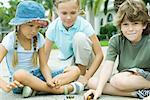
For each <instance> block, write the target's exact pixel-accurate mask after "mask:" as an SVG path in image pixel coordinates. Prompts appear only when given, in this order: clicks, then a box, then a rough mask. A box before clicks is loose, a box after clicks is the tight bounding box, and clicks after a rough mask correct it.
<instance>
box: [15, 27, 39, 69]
mask: <svg viewBox="0 0 150 100" xmlns="http://www.w3.org/2000/svg"><path fill="white" fill-rule="evenodd" d="M15 36H16V41H15V44H14V54H13V57H12V66H13V67H15V66H16V65H17V64H18V54H17V48H18V41H19V40H18V33H17V29H16V35H15ZM33 47H34V52H33V55H32V64H33V66H34V67H36V66H37V65H38V53H37V52H38V51H37V50H36V49H37V36H34V37H33Z"/></svg>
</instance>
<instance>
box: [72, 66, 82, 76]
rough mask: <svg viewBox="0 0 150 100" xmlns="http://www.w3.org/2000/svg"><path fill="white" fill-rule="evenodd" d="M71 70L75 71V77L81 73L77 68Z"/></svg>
mask: <svg viewBox="0 0 150 100" xmlns="http://www.w3.org/2000/svg"><path fill="white" fill-rule="evenodd" d="M73 70H74V71H75V73H76V75H77V76H79V75H80V73H81V71H80V69H79V68H78V67H74V69H73Z"/></svg>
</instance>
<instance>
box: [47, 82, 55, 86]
mask: <svg viewBox="0 0 150 100" xmlns="http://www.w3.org/2000/svg"><path fill="white" fill-rule="evenodd" d="M47 85H48V86H50V87H54V86H55V84H54V83H53V82H47Z"/></svg>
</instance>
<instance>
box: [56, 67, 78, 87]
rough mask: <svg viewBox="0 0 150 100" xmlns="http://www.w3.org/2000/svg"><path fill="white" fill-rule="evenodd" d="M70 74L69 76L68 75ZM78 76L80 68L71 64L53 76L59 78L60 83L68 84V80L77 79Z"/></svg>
mask: <svg viewBox="0 0 150 100" xmlns="http://www.w3.org/2000/svg"><path fill="white" fill-rule="evenodd" d="M68 76H71V77H68ZM79 76H80V69H79V68H78V67H76V66H71V67H68V68H66V69H65V71H64V73H62V74H59V75H57V76H56V77H54V78H58V79H60V80H61V85H66V84H69V83H70V82H72V81H74V80H77V78H78V77H79Z"/></svg>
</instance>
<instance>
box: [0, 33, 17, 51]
mask: <svg viewBox="0 0 150 100" xmlns="http://www.w3.org/2000/svg"><path fill="white" fill-rule="evenodd" d="M14 40H15V36H14V34H12V33H8V35H6V36H5V37H4V38H3V40H2V43H1V44H2V45H3V46H4V47H5V49H7V51H10V50H11V49H13V48H14Z"/></svg>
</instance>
